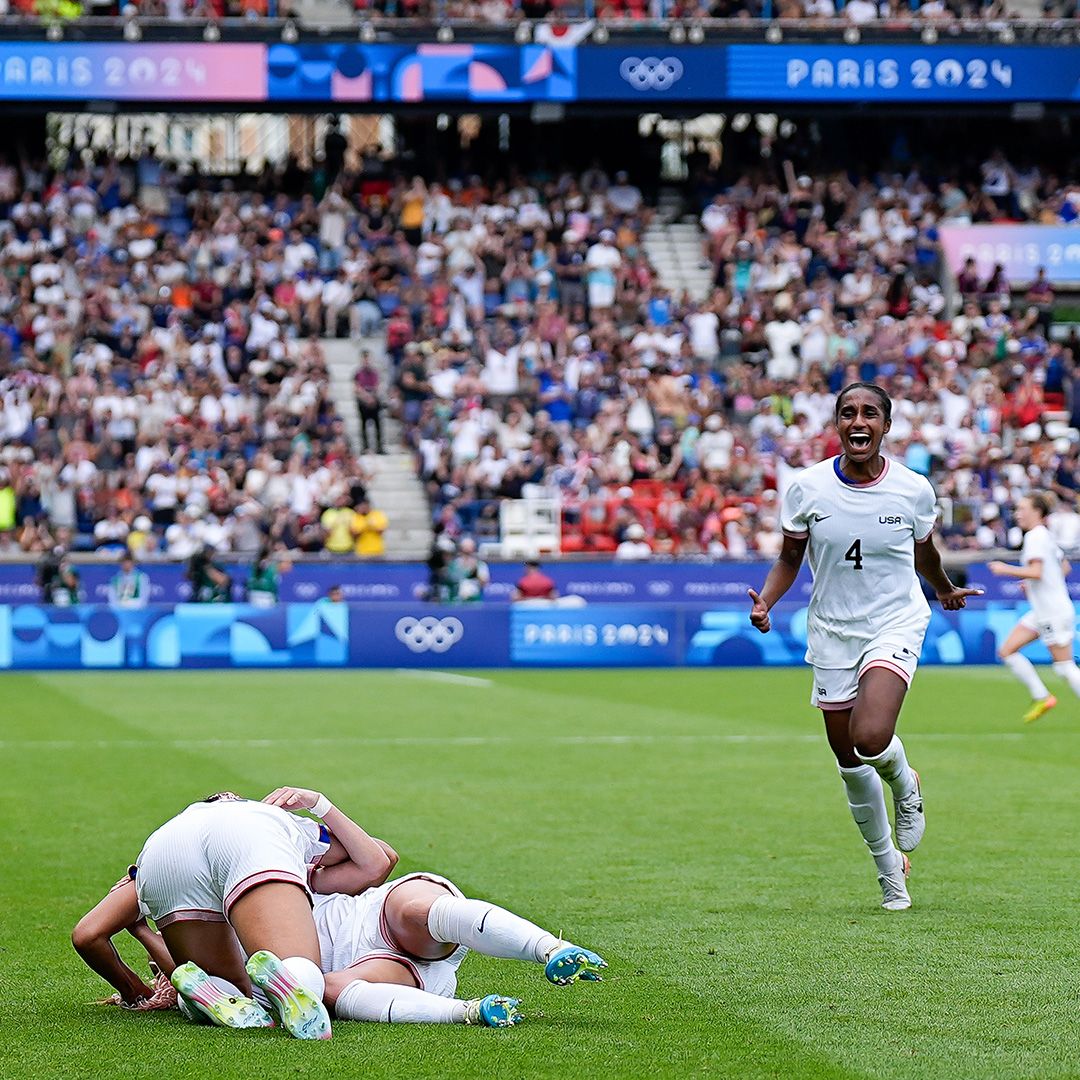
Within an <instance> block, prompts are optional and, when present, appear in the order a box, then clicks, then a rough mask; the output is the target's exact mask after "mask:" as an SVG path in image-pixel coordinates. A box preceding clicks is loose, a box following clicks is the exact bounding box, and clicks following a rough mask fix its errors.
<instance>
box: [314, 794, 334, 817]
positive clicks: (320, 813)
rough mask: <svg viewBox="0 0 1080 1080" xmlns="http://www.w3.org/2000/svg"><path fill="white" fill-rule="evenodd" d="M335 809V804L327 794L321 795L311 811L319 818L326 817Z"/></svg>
mask: <svg viewBox="0 0 1080 1080" xmlns="http://www.w3.org/2000/svg"><path fill="white" fill-rule="evenodd" d="M333 809H334V804H333V803H332V802H331V801H330V800H329V799H328V798H327V797H326V796H325V795H320V796H319V800H318V802H316V803H315V805H314V806H313V807H312V808H311V812H312V813H313V814H314V815H315V816H316V817H317V818H324V817H326V815H327V814H328V813H330V811H331V810H333Z"/></svg>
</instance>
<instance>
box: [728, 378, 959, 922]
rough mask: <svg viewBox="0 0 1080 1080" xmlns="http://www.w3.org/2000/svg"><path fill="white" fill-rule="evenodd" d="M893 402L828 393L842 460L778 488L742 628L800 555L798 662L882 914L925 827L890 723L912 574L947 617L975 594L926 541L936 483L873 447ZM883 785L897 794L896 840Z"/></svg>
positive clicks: (918, 638) (912, 659)
mask: <svg viewBox="0 0 1080 1080" xmlns="http://www.w3.org/2000/svg"><path fill="white" fill-rule="evenodd" d="M891 414H892V402H891V401H890V400H889V396H888V394H886V393H885V391H884V390H882V389H881V388H880V387H878V386H874V385H873V384H870V383H852V384H850V385H849V386H846V387H844V389H843V390H841V391H840V394H839V395H838V397H837V399H836V415H835V420H836V429H837V433H838V434H839V436H840V444H841V447H842V449H843V453H842V454H841V455H840V456H839V457H835V458H830V459H829V460H827V461H822V462H819V463H818V464H817V465H813V466H811V467H810V468H808V469H806V470H805V471H803V472H801V473H800V474H799V475H798V476H796V477H795V478H794V479H793V480H792V481H791V483H790V485H789V486H788V488H787V491H786V492H785V493H784V498H783V502H782V507H781V525H782V527H783V530H784V541H783V546H782V548H781V551H780V555H779V557H778V558H777V560H776V562H775V564H774V565H773V567H772V569H771V570H770V571H769V574H768V577H767V578H766V579H765V584H764V586H763V587H762V589H761V593H760V594H758V593H757V592H755V591H754V590H753V589H750V590H749V595H750V599H751V600H752V601H753V607H752V608H751V611H750V621H751V623H752V624H753V625H754V626H755V627H757V629H758V630H760V631H761V633H763V634H765V633H768V631H769V628H770V622H769V610H770V608H772V606H773V605H774V604H775V603H776V602H777V601H778V600H779V599H780V598H781V597H782V596H783V595H784V594H785V593H786V592H787V591H788V589H790V588H791V586H792V584H794V582H795V578H796V576H797V575H798V572H799V568H800V566H801V565H802V561H803V556H804V554H805V553H806V551H807V548H809V551H810V569H811V572H812V574H813V578H814V585H813V592H812V594H811V598H810V606H809V611H808V613H807V626H806V646H807V647H806V661H807V662H808V663H809V664H811V665H812V667H813V674H814V683H813V688H812V691H811V695H810V703H811V704H812V705H814V706H816V707H817V708H819V709H821V711H822V713H823V715H824V718H825V732H826V736H827V737H828V740H829V746H830V747H831V749H832V752H833V754H834V755H835V756H836V761H837V764H838V766H839V768H840V776H841V778H842V780H843V782H844V787H845V789H846V792H847V799H848V805H849V807H850V808H851V813H852V816H853V817H854V818H855V823H856V825H858V827H859V831H860V832H861V833H862V835H863V839H864V840H865V841H866V844H867V846H868V847H869V849H870V853H871V855H873V857H874V862H875V863H876V865H877V870H878V882H879V884H880V885H881V892H882V904H881V906H882V907H883V908H885V909H886V910H887V911H902V910H904V909H905V908H909V907H911V897H910V895H909V894H908V889H907V875H908V871H909V869H910V863H909V861H908V858H907V854H906V853H907V852H909V851H913V850H914V849H915V847H916V846H917V845H918V843H919V841H920V840H921V839H922V836H923V832H924V830H925V828H926V819H925V817H924V814H923V800H922V793H921V791H920V789H919V777H918V774H917V773H916V772H915V770H914V769H912V768H911V766H910V765H909V764H908V761H907V755H906V754H905V752H904V744H903V743H902V742H901V741H900V739H899V738H898V737H897V735H896V721H897V718H898V717H899V715H900V707H901V706H902V705H903V702H904V695H905V693H906V692H907V689H908V687H909V686H910V685H911V680H912V677H913V676H914V674H915V668H916V666H917V665H918V662H919V653H920V651H921V649H922V641H923V635H924V634H925V633H926V627H927V624H928V622H929V621H930V608H929V606H928V604H927V603H926V599H925V598H924V597H923V594H922V589H921V588H920V586H919V580H918V577H917V576H916V571H918V573H919V574H921V575H922V576H923V577H924V578H925V579H926V581H927V582H928V583H929V584H930V587H931V588H932V589H933V590H934V592H935V593H936V594H937V598H938V600H939V601H940V602H941V605H942V607H944V608H945V609H946V610H947V611H955V610H957V609H958V608H962V607H964V606H965V602H966V598H967V597H968V596H972V595H975V594H977V593H978V591H979V590H977V589H961V588H957V586H955V585H954V584H953V583H952V582H951V581H950V580H949V577H948V575H947V574H946V573H945V570H944V569H943V567H942V565H941V557H940V555H939V554H938V551H937V549H936V548H935V547H934V545H933V543H932V542H931V534H932V532H933V529H934V523H935V520H936V517H937V511H936V507H935V501H936V500H935V496H934V489H933V488H932V487H931V486H930V483H929V482H928V481H927V480H926V479H925V478H924V477H922V476H920V475H918V474H917V473H915V472H912V471H911V470H910V469H908V468H905V467H904V466H903V465H900V464H898V463H897V462H895V461H890V460H889V459H887V458H885V457H884V456H883V455H882V453H881V443H882V440H883V439H884V438H885V434H886V433H887V432H888V430H889V428H890V426H891ZM883 782H884V783H885V784H888V785H889V788H890V789H891V790H892V795H893V810H894V816H895V819H896V843H895V845H894V843H893V837H892V832H891V830H890V827H889V817H888V813H887V811H886V808H885V790H884V786H883Z"/></svg>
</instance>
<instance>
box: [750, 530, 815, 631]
mask: <svg viewBox="0 0 1080 1080" xmlns="http://www.w3.org/2000/svg"><path fill="white" fill-rule="evenodd" d="M809 542H810V537H809V536H791V535H789V534H788V533H785V534H784V543H783V545H782V546H781V548H780V554H779V555H778V556H777V557H776V562H774V563H773V565H772V569H770V570H769V574H768V577H766V578H765V584H764V585H763V586H762V587H761V593H760V594H759V593H756V592H755V591H754V590H753V589H750V590H749V593H748V594H749V596H750V599H751V600H753V601H754V606H753V607H752V608H751V609H750V622H751V623H753V625H754V626H756V627H757V629H758V630H760V631H761V632H762V633H763V634H767V633H768V632H769V628H770V625H771V624H770V622H769V612H770V610H772V606H773V605H774V604H775V603H776V602H777V601H778V600H779V599H780V598H781V597H782V596H783V595H784V593H786V592H787V591H788V589H790V588H791V586H792V585H794V584H795V579H796V578H797V577H798V576H799V568H800V567H801V566H802V561H803V556H804V555H805V554H806V546H807V544H808V543H809Z"/></svg>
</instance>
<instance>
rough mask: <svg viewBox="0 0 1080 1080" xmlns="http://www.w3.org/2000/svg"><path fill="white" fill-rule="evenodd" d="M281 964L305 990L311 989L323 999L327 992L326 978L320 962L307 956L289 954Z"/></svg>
mask: <svg viewBox="0 0 1080 1080" xmlns="http://www.w3.org/2000/svg"><path fill="white" fill-rule="evenodd" d="M281 965H282V967H284V968H285V969H286V970H287V971H288V972H289V974H290V975H292V977H293V978H294V979H295V980H296V981H297V982H298V983H299V984H300V985H301V986H302V987H304V989H305V990H310V991H311V993H313V994H314V995H315V996H316V997H317V998H318V999H319V1000H320V1001H322V999H323V994H325V993H326V979H325V978H324V976H323V973H322V972H321V971H320V970H319V965H318V964H316V963H314V962H313V961H311V960H309V959H308V958H307V957H306V956H289V957H286V958H285V959H284V960H282V961H281Z"/></svg>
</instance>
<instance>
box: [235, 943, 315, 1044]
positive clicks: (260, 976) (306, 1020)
mask: <svg viewBox="0 0 1080 1080" xmlns="http://www.w3.org/2000/svg"><path fill="white" fill-rule="evenodd" d="M247 973H248V976H249V977H250V978H251V981H252V982H253V983H254V984H255V985H256V986H257V987H259V989H260V990H262V991H263V993H265V994H266V996H267V997H268V998H269V999H270V1002H271V1004H272V1005H273V1006H274V1008H275V1009H276V1010H277V1014H278V1019H279V1020H280V1021H281V1026H282V1027H283V1028H284V1029H285V1030H286V1031H287V1032H288V1033H289V1034H290V1035H292V1036H293V1037H294V1038H296V1039H329V1038H330V1035H331V1032H330V1014H329V1013H328V1012H327V1011H326V1006H325V1005H324V1004H323V1003H322V1002H321V1001H320V1000H319V999H318V998H317V997H316V996H315V995H314V994H313V993H312V992H311V991H310V990H308V988H307V987H306V986H301V985H300V983H298V982H297V981H296V979H295V978H294V977H293V974H292V972H291V971H289V969H288V968H287V967H286V966H285V965H284V964H283V963H282V962H281V961H280V960H279V959H278V958H277V957H276V956H275V955H274V954H273V953H272V952H267V951H266V950H265V949H262V950H260V951H259V952H257V953H255V954H254V955H253V956H252V957H251V959H250V960H248V962H247Z"/></svg>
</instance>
